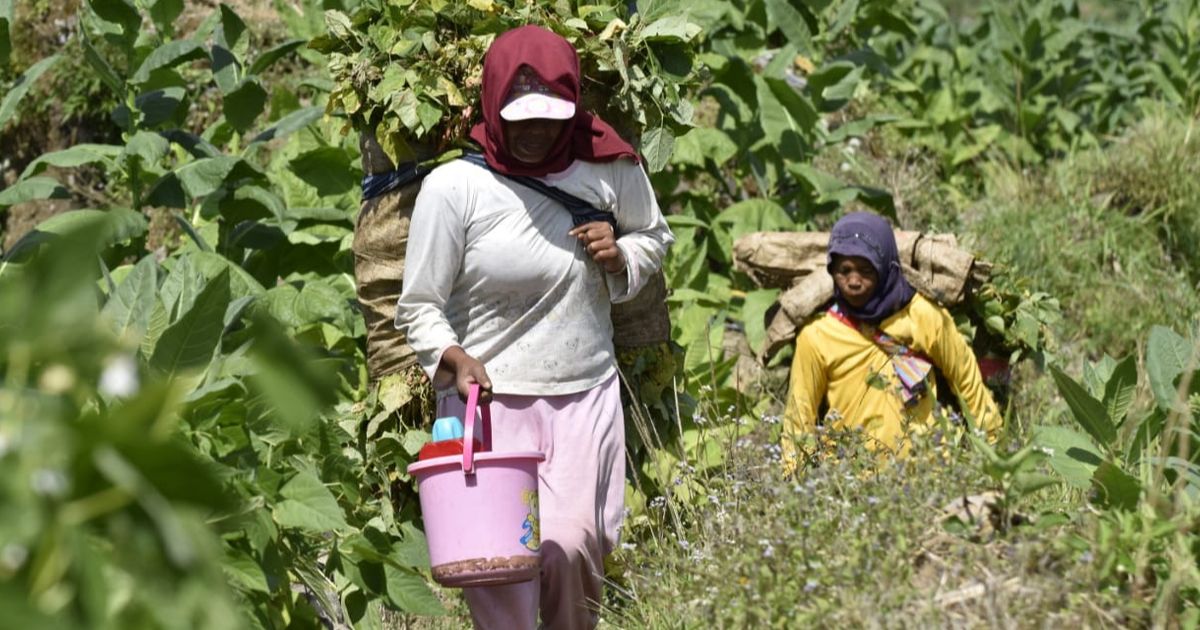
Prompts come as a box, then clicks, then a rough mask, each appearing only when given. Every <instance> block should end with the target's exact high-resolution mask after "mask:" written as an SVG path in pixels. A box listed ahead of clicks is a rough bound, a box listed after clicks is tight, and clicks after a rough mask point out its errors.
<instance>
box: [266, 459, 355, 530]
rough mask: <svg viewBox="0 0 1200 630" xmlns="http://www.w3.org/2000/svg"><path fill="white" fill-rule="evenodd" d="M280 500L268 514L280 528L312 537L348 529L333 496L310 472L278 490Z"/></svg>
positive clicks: (301, 473) (297, 476) (299, 475)
mask: <svg viewBox="0 0 1200 630" xmlns="http://www.w3.org/2000/svg"><path fill="white" fill-rule="evenodd" d="M279 494H280V496H281V497H283V500H282V501H280V502H278V503H276V504H275V508H274V509H273V510H272V514H273V515H274V517H275V522H276V523H279V525H281V526H283V527H295V528H298V529H302V530H304V531H307V532H311V533H314V534H324V533H325V532H328V531H344V530H346V529H348V528H349V525H347V524H346V518H345V516H344V515H343V513H342V508H341V506H339V505H338V502H337V499H335V498H334V497H333V493H331V492H330V491H329V489H328V488H326V487H325V485H324V484H322V483H321V480H320V479H318V478H317V476H316V475H314V474H313V473H311V472H308V471H302V472H300V473H299V474H297V475H296V476H295V477H292V478H291V480H289V481H288V482H287V483H286V484H284V485H283V488H281V489H280V490H279Z"/></svg>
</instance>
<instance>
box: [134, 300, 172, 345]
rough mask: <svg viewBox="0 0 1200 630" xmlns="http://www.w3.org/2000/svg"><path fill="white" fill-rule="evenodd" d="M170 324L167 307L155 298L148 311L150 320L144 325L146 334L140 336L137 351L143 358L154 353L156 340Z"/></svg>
mask: <svg viewBox="0 0 1200 630" xmlns="http://www.w3.org/2000/svg"><path fill="white" fill-rule="evenodd" d="M170 325H171V319H170V316H169V315H168V313H167V308H166V307H165V306H163V303H162V300H160V299H157V298H155V300H154V307H153V308H152V309H151V311H150V320H149V321H148V322H147V325H146V334H145V335H144V336H143V337H142V343H141V345H140V347H139V348H138V352H139V353H140V354H141V356H142V357H143V358H147V357H151V356H153V355H154V347H155V346H156V345H158V340H159V339H160V338H161V337H162V334H163V332H164V331H165V330H166V329H167V326H170ZM147 360H148V359H147Z"/></svg>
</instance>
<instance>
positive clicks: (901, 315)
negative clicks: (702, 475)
mask: <svg viewBox="0 0 1200 630" xmlns="http://www.w3.org/2000/svg"><path fill="white" fill-rule="evenodd" d="M828 260H829V262H828V269H829V273H830V275H832V276H833V284H834V291H833V293H834V299H833V304H832V306H830V308H829V309H828V310H827V311H824V312H822V313H820V314H818V315H817V316H815V317H814V318H813V319H811V320H809V321H808V323H807V324H806V325H805V326H804V328H803V329H802V330H801V332H800V335H799V337H798V338H797V340H796V355H795V358H794V359H793V361H792V372H791V383H790V391H789V394H788V401H787V411H786V413H785V415H784V432H783V456H784V464H785V468H786V469H787V470H788V471H791V470H793V469H794V468H795V466H796V447H797V444H798V443H799V442H801V441H803V440H804V436H805V435H806V434H810V433H813V432H814V430H815V428H816V426H817V424H818V423H820V422H822V421H824V423H825V424H826V425H827V427H828V428H831V429H835V430H837V429H854V428H861V430H862V432H863V435H864V436H865V437H866V439H867V443H868V444H867V445H868V447H869V448H871V449H873V450H875V451H877V452H898V453H902V452H904V450H905V449H906V439H905V436H906V435H907V434H908V433H909V432H910V431H914V430H920V429H923V428H927V427H929V426H931V425H932V424H933V423H934V421H935V418H934V414H933V412H934V404H935V401H936V398H937V391H936V382H935V379H934V374H933V372H932V369H933V368H935V367H936V369H938V370H940V371H941V373H942V375H943V376H944V377H945V379H946V381H947V382H948V383H949V384H950V386H951V387H952V389H953V390H954V393H955V394H957V395H958V397H959V399H960V401H961V402H962V404H963V408H964V411H966V412H967V414H968V415H969V417H970V418H971V419H972V420H973V421H974V425H973V426H974V427H976V428H979V429H983V430H985V431H987V432H988V434H989V435H990V436H992V437H994V436H995V434H996V432H997V431H998V430H999V428H1000V425H1001V417H1000V412H999V410H998V409H997V407H996V403H995V401H994V400H992V397H991V393H990V392H989V391H988V389H987V388H986V387H985V386H984V384H983V379H982V377H981V376H980V373H979V366H978V364H977V363H976V362H975V355H974V354H973V353H972V352H971V348H970V347H969V346H968V345H967V343H966V340H964V339H963V337H962V335H961V334H959V332H958V329H957V328H955V326H954V320H953V319H952V318H951V317H950V313H948V312H947V311H946V309H944V308H942V307H941V306H939V305H937V304H935V303H934V302H931V301H929V300H928V299H926V298H925V297H924V296H922V295H920V294H919V293H917V292H916V290H914V289H913V287H912V285H910V284H909V283H908V281H907V280H905V279H904V274H903V272H902V271H901V268H900V258H899V253H898V251H897V248H896V238H895V235H894V234H893V232H892V227H891V225H890V224H889V223H888V222H887V220H886V219H884V218H883V217H880V216H877V215H874V214H871V213H867V212H854V213H850V214H847V215H846V216H845V217H843V218H842V219H841V220H839V221H838V222H837V224H836V225H834V226H833V230H832V231H831V232H830V235H829V259H828ZM822 401H825V402H827V403H828V411H827V413H826V414H825V418H818V417H817V415H818V409H819V408H820V405H821V402H822Z"/></svg>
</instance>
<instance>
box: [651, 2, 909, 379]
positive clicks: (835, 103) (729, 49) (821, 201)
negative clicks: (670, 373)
mask: <svg viewBox="0 0 1200 630" xmlns="http://www.w3.org/2000/svg"><path fill="white" fill-rule="evenodd" d="M901 9H902V8H901V7H896V6H893V3H888V2H875V1H866V2H835V3H827V4H824V5H823V6H822V7H820V8H816V7H811V6H807V5H805V6H801V5H796V4H789V3H784V2H767V3H765V4H758V3H717V2H695V3H689V10H690V15H691V18H690V19H692V20H695V21H696V22H697V23H698V24H700V25H701V26H702V27H703V31H702V33H703V34H702V35H701V36H700V37H702V39H701V41H700V44H699V45H700V46H702V47H703V50H704V51H705V52H704V53H703V54H701V55H700V56H699V57H698V59H699V61H700V62H701V63H703V64H704V66H705V69H706V73H705V77H706V81H705V83H704V85H703V87H702V89H701V90H700V91H699V93H698V98H699V104H698V107H697V112H698V113H697V120H698V125H697V128H695V129H692V130H690V131H688V132H687V133H686V134H685V135H683V136H682V137H680V138H679V139H678V141H677V142H676V143H675V148H674V152H673V153H672V156H671V168H669V169H667V170H665V171H663V172H660V173H656V174H654V176H653V181H654V185H655V189H656V190H657V191H659V192H660V202H661V203H662V204H663V206H664V207H668V208H673V209H674V210H675V212H674V213H673V214H671V215H670V216H668V219H667V220H668V222H669V223H670V225H671V229H672V231H673V232H674V233H675V236H676V242H675V245H674V246H673V247H672V249H671V251H670V254H669V256H668V259H667V261H666V269H667V277H668V278H669V279H670V285H671V288H672V289H673V291H672V296H671V298H670V302H671V304H672V323H673V329H672V338H673V339H675V340H676V341H677V342H678V343H679V344H680V345H682V346H683V347H684V350H685V354H684V362H683V369H684V373H685V375H686V376H687V378H688V383H689V384H691V383H696V384H706V385H709V386H710V387H715V388H718V391H717V394H718V395H719V396H721V397H722V399H723V401H726V402H733V400H734V396H733V395H732V394H729V393H722V392H721V391H720V388H724V387H727V386H729V385H731V384H732V383H731V378H733V377H734V375H735V371H734V369H733V368H734V361H733V360H732V359H727V358H726V356H725V352H724V349H723V342H724V340H725V338H726V328H727V325H728V327H729V328H730V332H732V333H735V334H738V335H740V334H745V335H746V337H747V341H748V343H749V344H750V346H751V347H752V348H757V347H760V346H761V340H762V339H763V336H764V335H765V331H764V327H763V321H764V314H765V312H766V310H767V309H768V308H769V307H770V306H771V304H772V303H773V302H774V299H775V297H776V294H777V291H775V290H762V289H757V288H756V287H755V286H754V285H753V284H752V283H751V282H750V281H749V280H748V279H747V278H746V277H744V276H742V275H740V274H735V273H733V269H732V259H731V253H730V252H731V251H732V245H733V241H734V240H735V239H736V238H738V237H739V236H742V235H743V234H747V233H750V232H758V231H767V230H793V229H804V228H806V227H809V226H811V225H812V222H813V221H814V219H816V218H817V217H820V216H823V215H826V214H829V213H831V212H833V211H834V210H836V209H838V208H841V207H843V206H844V205H848V204H851V203H862V204H866V205H869V206H872V207H874V208H875V209H877V210H879V211H881V212H884V213H885V214H888V213H893V212H894V208H893V207H892V205H891V203H892V202H891V197H890V195H888V194H887V193H885V192H883V191H880V190H875V189H870V188H866V187H862V186H850V185H846V184H844V183H843V182H841V181H840V180H839V179H838V178H837V177H834V176H833V175H830V174H828V173H825V172H822V171H820V170H819V169H817V168H815V167H813V166H812V164H811V163H812V161H813V159H814V157H815V156H816V155H817V154H818V152H819V151H820V150H821V149H822V148H823V147H826V146H829V145H836V144H839V143H842V142H846V141H847V140H848V139H850V138H854V137H857V136H861V135H863V134H865V133H867V132H868V131H869V130H870V129H872V128H873V127H874V126H875V125H876V124H878V122H879V121H880V120H879V119H877V118H873V117H868V118H863V119H853V118H850V119H849V120H846V121H845V122H843V123H841V124H840V125H838V126H836V127H835V126H834V125H831V123H830V121H831V120H839V119H840V118H842V117H845V116H846V115H845V113H844V110H845V109H846V108H847V105H848V104H849V103H850V102H851V101H852V100H853V99H854V98H855V96H856V95H857V94H858V93H859V91H860V90H862V89H865V88H866V85H867V83H868V80H869V77H870V76H871V74H872V73H873V72H875V70H876V69H877V68H878V67H879V66H878V63H877V62H878V61H879V58H878V56H877V55H875V53H874V52H873V51H872V50H871V49H870V47H869V46H868V45H867V42H868V40H869V39H870V38H871V37H874V36H878V35H879V34H881V33H885V32H889V29H891V28H892V27H893V26H895V25H898V24H901V21H900V20H898V19H897V15H898V12H899V11H901Z"/></svg>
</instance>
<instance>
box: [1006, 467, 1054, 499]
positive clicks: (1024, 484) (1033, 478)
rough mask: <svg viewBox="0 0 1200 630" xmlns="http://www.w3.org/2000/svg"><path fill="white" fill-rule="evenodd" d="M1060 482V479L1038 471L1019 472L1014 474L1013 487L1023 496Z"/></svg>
mask: <svg viewBox="0 0 1200 630" xmlns="http://www.w3.org/2000/svg"><path fill="white" fill-rule="evenodd" d="M1056 483H1059V481H1058V479H1056V478H1054V477H1051V476H1050V475H1045V474H1042V473H1036V472H1018V473H1017V474H1015V475H1013V480H1012V487H1013V489H1015V490H1016V491H1017V492H1018V493H1020V494H1021V495H1022V496H1024V495H1027V494H1031V493H1033V492H1037V491H1038V490H1041V489H1042V488H1046V487H1048V486H1052V485H1054V484H1056Z"/></svg>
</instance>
